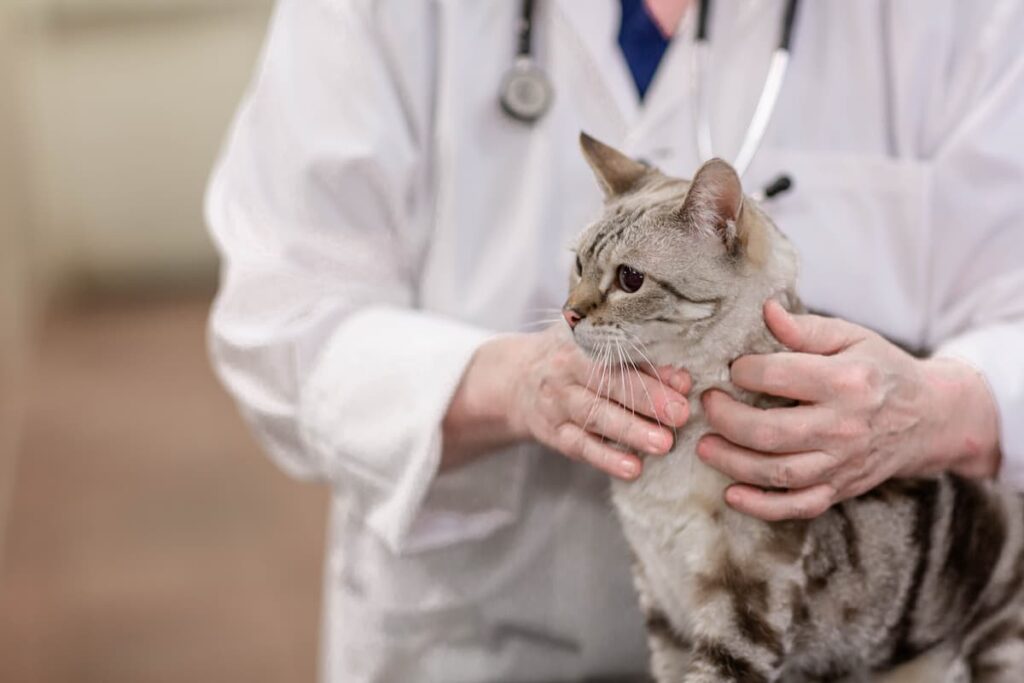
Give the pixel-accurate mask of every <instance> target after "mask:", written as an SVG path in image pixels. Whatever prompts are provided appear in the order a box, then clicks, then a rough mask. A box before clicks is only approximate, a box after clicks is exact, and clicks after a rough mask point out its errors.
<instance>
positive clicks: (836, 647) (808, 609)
mask: <svg viewBox="0 0 1024 683" xmlns="http://www.w3.org/2000/svg"><path fill="white" fill-rule="evenodd" d="M803 563H804V571H805V574H806V577H807V587H806V590H805V592H804V600H803V601H801V603H800V604H798V605H796V606H795V607H794V613H795V614H798V615H799V616H800V618H801V620H802V623H798V624H795V626H796V628H795V633H796V634H797V640H798V645H797V647H796V648H795V649H794V652H795V654H796V657H795V662H794V663H796V664H798V665H799V666H800V667H801V668H803V667H807V668H809V669H815V670H828V667H829V666H834V665H835V662H836V661H847V662H852V661H858V660H860V661H863V662H865V663H866V664H867V665H869V666H870V667H871V668H873V669H883V670H884V669H887V668H889V667H891V666H894V665H897V664H900V663H903V662H906V661H909V660H911V659H913V658H915V657H917V656H918V655H919V654H921V653H922V652H925V651H928V650H930V649H932V648H933V647H935V646H937V645H938V644H941V643H946V644H953V645H954V646H956V647H957V648H960V647H962V646H963V644H964V643H965V642H968V641H970V640H971V639H972V638H975V637H977V636H978V634H979V633H980V632H981V631H983V630H984V628H985V625H986V624H988V623H994V622H998V621H999V620H1000V619H1002V618H1003V617H1004V615H1005V614H1006V613H1007V612H1011V613H1013V612H1017V613H1019V612H1020V611H1021V608H1022V605H1024V595H1022V590H1024V497H1022V496H1021V495H1020V494H1017V493H1015V492H1012V491H1010V490H1008V489H1006V488H1005V487H1002V486H1000V485H998V484H995V483H993V482H987V481H976V480H969V479H964V478H962V477H959V476H956V475H940V476H936V477H930V478H923V479H894V480H890V481H888V482H886V483H884V484H882V485H880V486H878V487H876V488H875V489H873V490H871V491H870V492H868V493H866V494H864V495H862V496H860V497H858V498H854V499H850V500H847V501H844V502H843V503H840V504H838V505H836V506H834V507H833V508H832V509H830V510H829V511H828V512H827V513H826V514H825V515H822V516H821V517H819V518H818V519H816V520H814V521H813V522H812V523H811V525H810V526H809V527H808V537H807V543H806V546H805V549H804V556H803Z"/></svg>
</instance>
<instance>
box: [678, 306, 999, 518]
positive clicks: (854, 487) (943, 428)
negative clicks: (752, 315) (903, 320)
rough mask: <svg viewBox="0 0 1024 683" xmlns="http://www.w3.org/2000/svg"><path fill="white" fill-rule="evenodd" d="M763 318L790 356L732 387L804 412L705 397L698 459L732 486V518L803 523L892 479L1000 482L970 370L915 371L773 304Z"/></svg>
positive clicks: (988, 410)
mask: <svg viewBox="0 0 1024 683" xmlns="http://www.w3.org/2000/svg"><path fill="white" fill-rule="evenodd" d="M764 315H765V321H766V322H767V324H768V327H769V329H771V331H772V333H773V334H774V335H775V336H776V337H777V338H778V339H779V341H781V342H782V343H783V344H785V345H786V346H787V347H789V348H790V349H792V352H787V353H773V354H765V355H750V356H744V357H742V358H739V359H737V360H736V361H735V362H734V363H733V365H732V370H731V375H732V382H733V383H734V384H735V385H736V386H738V387H741V388H743V389H747V390H750V391H755V392H762V393H766V394H771V395H773V396H781V397H786V398H791V399H795V400H798V401H800V402H801V403H800V405H798V406H795V407H791V408H770V409H759V408H754V407H751V406H748V405H746V404H743V403H740V402H739V401H736V400H735V399H733V398H732V397H730V396H728V395H727V394H725V393H724V392H721V391H714V390H713V391H709V392H706V393H705V394H704V396H703V397H702V401H703V405H704V409H705V411H706V413H707V417H708V421H709V423H710V424H711V426H712V428H713V430H714V431H715V432H716V434H713V435H708V436H705V437H704V438H702V439H701V441H700V442H699V443H698V445H697V453H698V455H699V457H700V458H701V460H703V461H704V462H706V463H708V464H709V465H711V466H712V467H714V468H716V469H718V470H720V471H722V472H723V473H725V474H726V475H728V476H730V477H732V478H733V479H735V480H736V481H737V482H738V483H737V484H734V485H733V486H730V487H729V489H728V490H727V491H726V501H727V502H728V503H729V505H731V506H732V507H733V508H735V509H737V510H739V511H741V512H744V513H746V514H749V515H752V516H755V517H760V518H762V519H766V520H780V519H792V518H810V517H815V516H817V515H819V514H821V513H823V512H824V511H825V510H827V509H828V508H829V507H830V506H831V505H833V504H834V503H836V502H839V501H841V500H844V499H846V498H851V497H854V496H858V495H860V494H862V493H864V492H866V491H868V490H870V489H871V488H873V487H874V486H876V485H878V484H879V483H881V482H883V481H885V480H887V479H889V478H890V477H894V476H902V477H911V476H919V475H924V474H929V473H934V472H939V471H942V470H947V469H949V470H953V471H955V472H958V473H960V474H963V475H965V476H978V477H980V476H992V475H994V473H995V472H996V471H997V470H998V465H999V446H998V424H997V419H998V418H997V412H996V407H995V403H994V400H993V398H992V396H991V393H990V391H989V389H988V387H987V385H986V384H985V381H984V379H983V378H982V377H981V376H980V375H978V374H977V373H976V372H975V371H974V370H973V369H972V368H971V367H969V366H968V365H966V364H964V363H961V362H960V361H956V360H951V359H926V360H920V359H916V358H914V357H912V356H910V355H909V354H907V353H905V352H904V351H903V350H901V349H900V348H898V347H897V346H895V345H893V344H891V343H890V342H888V341H886V340H885V339H884V338H882V337H881V336H880V335H878V334H876V333H874V332H872V331H870V330H868V329H865V328H863V327H860V326H858V325H855V324H853V323H850V322H846V321H844V320H838V319H832V318H824V317H820V316H814V315H791V314H790V313H788V312H786V311H785V310H784V309H783V308H782V306H780V305H779V304H778V303H777V302H774V301H769V302H768V303H767V304H765V311H764ZM766 488H774V489H786V490H784V491H766V490H764V489H766Z"/></svg>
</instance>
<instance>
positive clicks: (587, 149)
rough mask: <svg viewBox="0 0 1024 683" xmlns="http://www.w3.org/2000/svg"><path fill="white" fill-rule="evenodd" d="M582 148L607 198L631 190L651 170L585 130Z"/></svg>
mask: <svg viewBox="0 0 1024 683" xmlns="http://www.w3.org/2000/svg"><path fill="white" fill-rule="evenodd" d="M580 148H581V149H582V150H583V156H584V157H585V158H586V160H587V163H588V164H590V168H592V169H593V170H594V175H595V176H597V181H598V182H599V183H601V189H602V190H604V196H605V198H606V199H608V198H611V197H614V196H616V195H620V194H624V193H626V192H629V191H630V190H632V189H633V188H634V187H636V184H637V182H639V180H640V179H641V178H642V177H643V176H644V175H646V174H647V172H648V171H650V170H651V169H650V168H649V167H647V166H645V165H644V164H641V163H640V162H639V161H635V160H633V159H630V158H629V157H628V156H626V155H625V154H623V153H622V152H620V151H619V150H617V149H615V148H614V147H609V146H608V145H606V144H604V143H603V142H598V141H597V140H595V139H594V138H592V137H590V136H589V135H587V134H586V133H583V132H581V133H580Z"/></svg>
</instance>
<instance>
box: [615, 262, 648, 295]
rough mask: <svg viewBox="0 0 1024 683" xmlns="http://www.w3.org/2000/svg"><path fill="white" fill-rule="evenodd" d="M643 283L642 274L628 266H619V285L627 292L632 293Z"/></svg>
mask: <svg viewBox="0 0 1024 683" xmlns="http://www.w3.org/2000/svg"><path fill="white" fill-rule="evenodd" d="M643 284H644V274H643V273H641V272H640V271H639V270H636V269H635V268H630V267H629V266H619V287H620V288H621V289H622V291H624V292H626V293H627V294H632V293H633V292H635V291H636V290H638V289H640V287H642V286H643Z"/></svg>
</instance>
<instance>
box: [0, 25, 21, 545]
mask: <svg viewBox="0 0 1024 683" xmlns="http://www.w3.org/2000/svg"><path fill="white" fill-rule="evenodd" d="M11 45H12V31H11V25H10V22H9V21H7V19H6V18H5V16H4V15H3V13H2V12H0V93H10V92H13V90H14V87H15V83H14V73H15V63H14V58H15V56H14V53H13V50H11ZM18 130H19V127H18V123H17V118H16V115H15V106H14V99H13V98H11V97H4V98H0V160H3V162H2V163H0V552H2V549H3V547H4V543H3V541H4V529H5V526H6V524H5V521H6V516H7V510H8V508H9V505H10V493H11V486H12V483H13V474H14V453H15V449H16V448H17V442H18V436H19V434H18V432H19V422H20V416H21V400H20V397H21V395H22V390H21V381H22V377H21V374H22V373H21V369H22V367H23V365H24V363H23V356H24V351H25V346H26V345H25V339H24V336H25V333H26V328H27V324H26V313H27V306H26V292H25V277H24V265H23V264H24V258H25V253H24V249H23V244H22V232H21V230H20V226H21V224H22V222H23V220H24V204H23V202H22V201H21V200H22V197H23V196H24V194H23V189H24V188H23V185H22V182H21V174H20V173H19V172H18V168H19V166H20V154H19V150H18V145H17V142H16V141H17V139H18V136H17V135H16V131H18ZM0 561H2V556H0Z"/></svg>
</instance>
